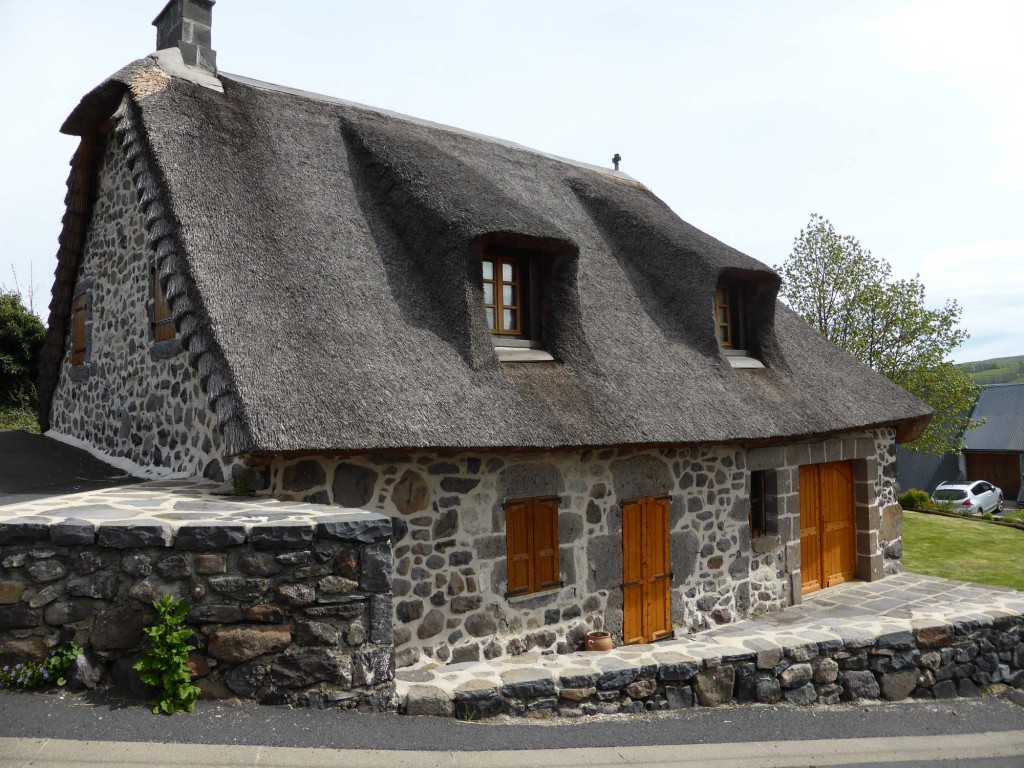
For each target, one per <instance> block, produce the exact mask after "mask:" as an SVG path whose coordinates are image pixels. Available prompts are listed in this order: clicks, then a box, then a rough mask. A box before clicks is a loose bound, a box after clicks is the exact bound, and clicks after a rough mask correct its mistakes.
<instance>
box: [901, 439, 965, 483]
mask: <svg viewBox="0 0 1024 768" xmlns="http://www.w3.org/2000/svg"><path fill="white" fill-rule="evenodd" d="M896 479H897V480H898V481H899V484H900V489H901V491H909V490H910V489H911V488H916V489H917V490H919V491H927V492H928V493H931V492H932V491H934V490H935V488H936V487H938V485H939V483H941V482H943V481H944V480H962V479H963V476H962V475H961V474H960V466H959V464H958V463H957V456H956V454H955V453H924V452H923V451H911V450H908V449H906V448H904V447H903V446H897V447H896Z"/></svg>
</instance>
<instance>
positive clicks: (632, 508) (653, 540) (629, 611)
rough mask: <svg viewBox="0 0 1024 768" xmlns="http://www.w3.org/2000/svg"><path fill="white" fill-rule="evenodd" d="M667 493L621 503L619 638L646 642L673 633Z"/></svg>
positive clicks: (634, 641) (633, 641)
mask: <svg viewBox="0 0 1024 768" xmlns="http://www.w3.org/2000/svg"><path fill="white" fill-rule="evenodd" d="M668 507H669V503H668V497H667V496H660V497H657V498H654V497H647V498H643V499H631V500H629V501H625V502H623V504H622V639H623V642H624V643H627V644H631V643H649V642H653V641H655V640H661V639H662V638H665V637H670V636H671V635H672V569H671V565H670V559H669V536H668Z"/></svg>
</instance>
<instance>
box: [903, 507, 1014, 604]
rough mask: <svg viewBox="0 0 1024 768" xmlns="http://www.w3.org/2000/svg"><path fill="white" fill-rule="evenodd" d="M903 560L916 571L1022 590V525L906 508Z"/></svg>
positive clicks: (909, 568) (904, 563)
mask: <svg viewBox="0 0 1024 768" xmlns="http://www.w3.org/2000/svg"><path fill="white" fill-rule="evenodd" d="M903 565H904V566H905V567H906V569H907V570H908V571H912V572H914V573H924V574H927V575H929V576H942V577H944V578H947V579H957V580H958V581H973V582H976V583H978V584H994V585H995V586H999V587H1012V588H1013V589H1019V590H1022V591H1024V531H1020V530H1017V529H1016V528H1008V527H1004V526H1001V525H989V524H988V523H979V522H973V521H971V520H960V519H957V518H952V517H942V516H940V515H926V514H922V513H921V512H904V513H903Z"/></svg>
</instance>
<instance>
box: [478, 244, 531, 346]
mask: <svg viewBox="0 0 1024 768" xmlns="http://www.w3.org/2000/svg"><path fill="white" fill-rule="evenodd" d="M481 266H482V269H483V281H484V312H485V313H486V315H487V327H488V328H489V329H490V331H491V333H493V334H495V335H498V336H513V337H522V336H523V335H524V333H525V323H524V315H523V299H524V297H525V295H526V293H527V291H526V290H524V286H523V276H524V275H523V273H524V264H522V263H521V261H520V259H519V258H518V257H516V256H493V255H489V254H488V255H485V256H484V257H483V259H482V261H481Z"/></svg>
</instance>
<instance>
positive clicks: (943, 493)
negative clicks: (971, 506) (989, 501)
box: [932, 488, 967, 501]
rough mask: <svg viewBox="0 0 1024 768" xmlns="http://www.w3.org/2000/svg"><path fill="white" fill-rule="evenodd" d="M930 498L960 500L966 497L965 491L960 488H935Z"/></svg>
mask: <svg viewBox="0 0 1024 768" xmlns="http://www.w3.org/2000/svg"><path fill="white" fill-rule="evenodd" d="M932 498H933V499H935V500H936V501H960V500H961V499H966V498H967V491H965V490H962V489H960V488H936V489H935V493H933V494H932Z"/></svg>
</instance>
